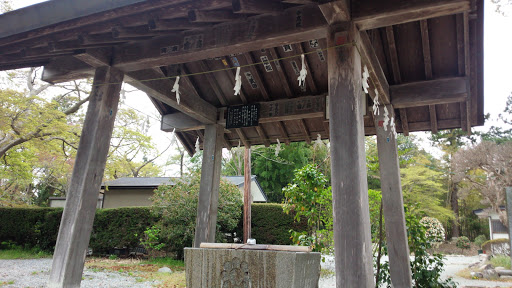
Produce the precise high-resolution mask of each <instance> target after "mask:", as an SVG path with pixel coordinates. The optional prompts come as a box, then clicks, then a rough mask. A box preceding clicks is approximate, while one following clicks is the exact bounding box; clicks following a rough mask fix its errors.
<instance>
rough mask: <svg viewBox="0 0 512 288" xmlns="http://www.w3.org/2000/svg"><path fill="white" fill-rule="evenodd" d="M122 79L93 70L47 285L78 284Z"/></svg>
mask: <svg viewBox="0 0 512 288" xmlns="http://www.w3.org/2000/svg"><path fill="white" fill-rule="evenodd" d="M122 81H123V73H122V72H121V71H119V70H117V69H115V68H111V67H102V68H98V69H96V72H95V75H94V81H93V86H92V91H91V97H90V100H89V105H88V108H87V113H86V116H85V120H84V125H83V129H82V134H81V135H82V137H80V144H79V146H78V152H77V155H76V162H75V166H74V168H73V174H72V177H71V182H70V185H69V193H68V194H67V197H66V206H65V208H64V212H63V213H62V220H61V225H60V228H59V235H58V237H57V243H56V246H55V253H54V254H53V255H54V256H53V264H52V269H51V273H50V280H49V286H50V287H80V282H81V280H82V273H83V268H84V261H83V260H84V256H85V254H84V253H85V251H87V247H88V244H89V239H90V235H91V231H92V224H93V220H94V213H95V211H96V205H97V201H98V193H99V191H100V186H101V180H102V178H103V171H104V169H105V164H106V161H107V154H108V150H109V145H110V138H111V137H112V131H113V129H114V121H115V118H116V114H117V108H118V102H119V91H120V90H121V84H122ZM105 84H108V85H105Z"/></svg>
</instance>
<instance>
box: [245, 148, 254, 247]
mask: <svg viewBox="0 0 512 288" xmlns="http://www.w3.org/2000/svg"><path fill="white" fill-rule="evenodd" d="M251 173H252V172H251V147H247V146H246V147H245V153H244V243H247V239H249V238H251V203H252V201H251V200H252V199H251V198H252V195H251V184H252V183H251V178H252V175H251Z"/></svg>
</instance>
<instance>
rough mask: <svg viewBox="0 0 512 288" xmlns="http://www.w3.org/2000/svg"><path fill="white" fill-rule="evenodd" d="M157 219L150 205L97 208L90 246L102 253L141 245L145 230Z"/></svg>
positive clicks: (95, 251)
mask: <svg viewBox="0 0 512 288" xmlns="http://www.w3.org/2000/svg"><path fill="white" fill-rule="evenodd" d="M157 220H158V218H157V217H154V216H153V215H152V214H151V211H150V207H125V208H114V209H100V210H97V211H96V217H95V219H94V225H93V228H92V233H91V241H90V243H89V247H91V248H92V250H93V251H94V253H102V254H103V253H108V252H109V250H110V249H112V248H135V247H137V246H139V245H140V241H139V239H140V238H142V237H143V235H144V231H145V230H146V229H147V228H149V227H151V226H153V225H154V224H155V223H156V221H157Z"/></svg>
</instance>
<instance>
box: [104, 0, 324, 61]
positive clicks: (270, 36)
mask: <svg viewBox="0 0 512 288" xmlns="http://www.w3.org/2000/svg"><path fill="white" fill-rule="evenodd" d="M298 12H300V13H302V14H301V15H302V17H301V18H299V22H297V13H298ZM325 24H326V23H325V19H323V16H322V14H321V12H320V10H319V9H318V7H317V6H301V7H294V8H290V9H287V10H285V11H284V12H283V13H282V14H281V15H279V16H271V15H259V16H254V17H249V18H247V19H245V20H241V21H235V22H229V23H223V24H219V25H215V26H214V27H212V28H206V29H201V30H194V31H187V32H185V33H183V34H181V33H177V34H173V35H169V36H161V37H156V38H154V39H152V40H148V41H142V42H139V43H134V44H126V45H122V46H120V47H117V48H116V53H114V55H115V59H114V63H113V66H114V67H117V68H121V69H122V70H124V71H131V70H140V69H143V68H147V67H157V66H162V65H168V64H176V63H186V62H192V61H197V60H202V59H206V58H212V57H219V56H222V55H227V54H229V53H233V52H235V51H236V52H248V51H254V50H257V49H263V48H268V47H276V46H280V45H284V44H288V43H297V42H303V41H309V40H311V39H321V38H323V37H325V33H326V25H325ZM234 44H236V47H231V46H232V45H234ZM167 47H171V48H172V47H176V48H177V49H176V50H177V51H174V50H172V49H170V50H167Z"/></svg>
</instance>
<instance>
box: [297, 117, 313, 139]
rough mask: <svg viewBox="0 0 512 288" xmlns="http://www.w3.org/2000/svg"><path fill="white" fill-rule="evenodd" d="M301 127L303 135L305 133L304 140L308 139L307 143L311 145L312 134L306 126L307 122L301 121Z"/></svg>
mask: <svg viewBox="0 0 512 288" xmlns="http://www.w3.org/2000/svg"><path fill="white" fill-rule="evenodd" d="M299 126H300V129H301V130H302V133H304V138H306V143H308V144H311V136H310V135H311V134H310V133H309V129H308V126H307V125H306V121H304V119H300V120H299Z"/></svg>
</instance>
